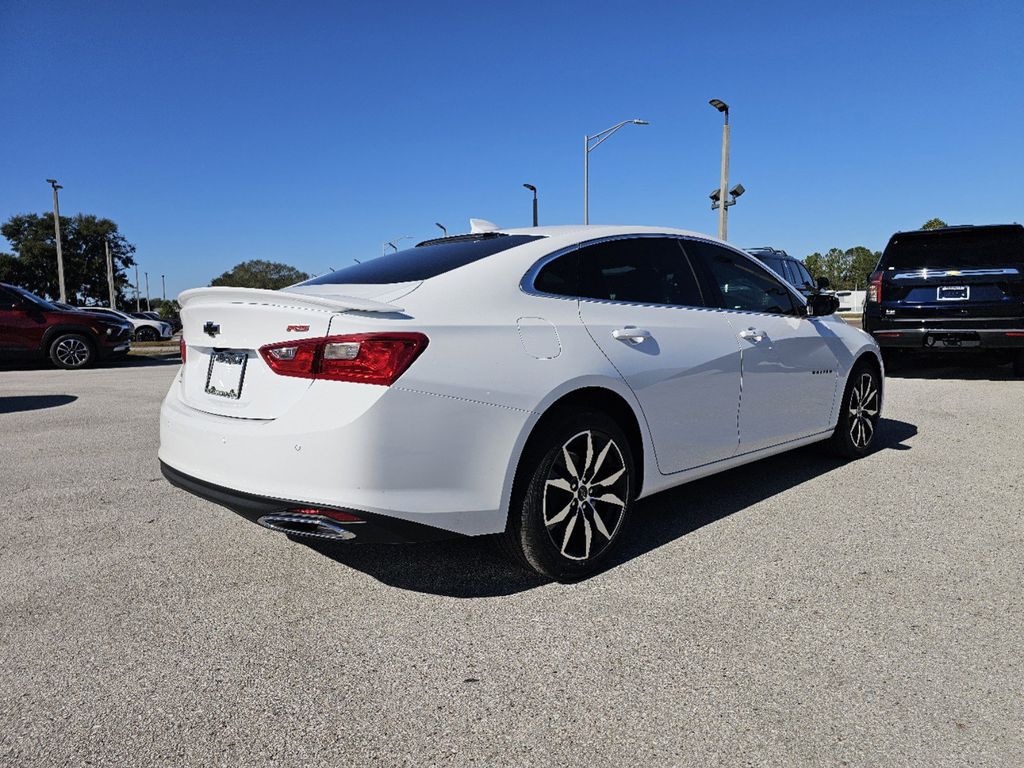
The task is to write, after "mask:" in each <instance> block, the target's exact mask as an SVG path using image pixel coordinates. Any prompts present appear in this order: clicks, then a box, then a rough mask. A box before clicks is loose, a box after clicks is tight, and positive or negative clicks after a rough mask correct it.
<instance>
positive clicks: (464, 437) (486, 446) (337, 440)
mask: <svg viewBox="0 0 1024 768" xmlns="http://www.w3.org/2000/svg"><path fill="white" fill-rule="evenodd" d="M366 386H370V385H361V384H348V383H345V382H330V381H328V382H315V383H314V384H313V385H312V386H310V387H309V389H308V391H307V392H306V393H305V395H304V396H303V397H302V398H300V399H299V400H298V401H297V402H295V403H293V404H291V406H290V407H288V408H287V409H286V410H285V411H284V412H282V413H281V414H279V415H278V417H277V418H275V419H262V420H261V419H245V418H234V417H227V416H217V415H213V414H209V413H205V412H202V411H198V410H196V409H194V408H192V407H190V406H188V405H186V404H185V403H183V402H182V400H181V397H180V393H181V384H180V381H178V380H177V379H176V380H175V382H174V383H173V384H172V386H171V389H170V391H169V392H168V394H167V397H166V398H165V399H164V404H163V407H162V409H161V414H160V460H161V462H162V463H163V464H165V465H166V466H167V467H169V468H171V469H173V470H174V472H176V473H177V476H183V477H185V478H192V479H193V480H195V481H197V482H199V483H201V484H202V487H203V488H210V487H213V488H214V489H221V491H220V493H226V494H229V495H230V496H229V497H225V498H228V500H229V501H231V503H228V504H225V506H228V507H229V508H231V509H235V510H236V511H240V512H241V508H239V507H238V504H237V499H238V498H245V499H253V498H255V499H262V500H270V501H271V502H274V503H275V504H276V506H274V511H276V512H280V511H282V510H283V509H286V508H292V507H323V508H327V509H336V510H341V511H349V512H351V513H352V514H355V515H357V516H359V517H360V518H364V519H370V518H373V519H385V518H386V519H394V520H396V521H406V522H409V523H418V524H420V525H422V526H423V527H425V528H433V529H439V530H444V531H450V532H452V533H454V534H465V535H480V534H489V533H497V532H500V531H503V530H504V529H505V522H506V515H505V511H504V510H505V509H507V497H508V493H509V489H510V486H511V472H512V465H511V464H510V459H511V457H512V455H513V452H514V447H515V445H516V444H517V440H518V438H519V436H520V435H521V434H522V433H523V430H524V428H525V426H526V424H527V422H528V421H529V420H530V418H531V416H532V414H530V413H528V412H523V411H518V410H516V409H512V408H498V407H495V406H491V405H485V404H482V403H478V402H474V401H468V400H462V399H460V398H456V397H442V396H438V395H430V394H426V393H422V392H414V391H410V390H404V389H402V388H401V387H398V386H393V387H390V388H388V389H386V390H384V391H383V392H382V393H381V394H380V396H379V397H374V398H364V399H363V400H362V401H360V400H359V398H358V394H359V393H358V392H357V391H356V390H357V389H359V388H361V387H366ZM182 487H185V486H182ZM188 490H190V491H193V492H195V493H197V495H200V496H204V498H206V496H205V495H204V493H201V492H199V491H195V490H193V488H191V487H190V488H188ZM211 500H213V501H217V499H211ZM282 500H284V501H283V502H282ZM218 503H221V502H219V501H218ZM282 503H283V504H285V505H286V507H282V506H281V504H282ZM261 508H262V507H261Z"/></svg>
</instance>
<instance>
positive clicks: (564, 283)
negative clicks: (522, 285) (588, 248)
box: [533, 251, 580, 298]
mask: <svg viewBox="0 0 1024 768" xmlns="http://www.w3.org/2000/svg"><path fill="white" fill-rule="evenodd" d="M579 278H580V275H579V251H573V252H572V253H567V254H565V255H564V256H559V257H558V258H557V259H555V260H554V261H549V262H548V263H547V264H545V265H544V266H543V267H541V270H540V272H538V273H537V277H536V279H535V280H534V281H533V287H534V289H535V290H538V291H542V292H543V293H553V294H554V295H555V296H572V297H574V298H575V297H576V296H579V295H580V290H579V284H580V279H579Z"/></svg>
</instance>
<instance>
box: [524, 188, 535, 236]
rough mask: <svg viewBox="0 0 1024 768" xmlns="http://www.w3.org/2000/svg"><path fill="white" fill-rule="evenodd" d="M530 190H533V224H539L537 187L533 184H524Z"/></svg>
mask: <svg viewBox="0 0 1024 768" xmlns="http://www.w3.org/2000/svg"><path fill="white" fill-rule="evenodd" d="M523 186H524V187H526V188H527V189H528V190H530V191H531V192H533V226H535V227H536V226H537V188H536V187H535V186H533V184H523Z"/></svg>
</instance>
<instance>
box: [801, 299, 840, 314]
mask: <svg viewBox="0 0 1024 768" xmlns="http://www.w3.org/2000/svg"><path fill="white" fill-rule="evenodd" d="M837 309H839V299H837V298H836V297H835V296H822V295H821V294H820V293H819V294H816V295H814V296H810V297H808V299H807V315H808V317H824V316H825V315H831V314H834V313H835V311H836V310H837Z"/></svg>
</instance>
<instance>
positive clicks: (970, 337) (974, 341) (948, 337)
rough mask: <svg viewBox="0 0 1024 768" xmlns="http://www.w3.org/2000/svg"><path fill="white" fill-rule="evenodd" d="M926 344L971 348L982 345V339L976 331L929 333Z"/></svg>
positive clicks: (949, 347)
mask: <svg viewBox="0 0 1024 768" xmlns="http://www.w3.org/2000/svg"><path fill="white" fill-rule="evenodd" d="M924 345H925V346H926V347H942V348H946V349H970V348H971V347H980V346H981V339H980V338H979V337H978V334H976V333H929V334H928V335H926V336H925V338H924Z"/></svg>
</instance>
